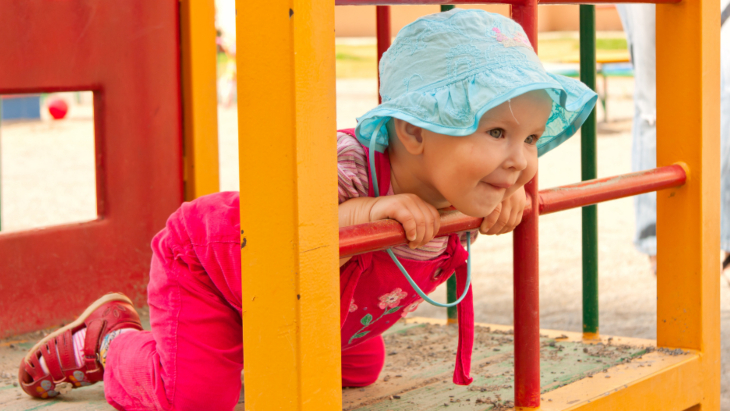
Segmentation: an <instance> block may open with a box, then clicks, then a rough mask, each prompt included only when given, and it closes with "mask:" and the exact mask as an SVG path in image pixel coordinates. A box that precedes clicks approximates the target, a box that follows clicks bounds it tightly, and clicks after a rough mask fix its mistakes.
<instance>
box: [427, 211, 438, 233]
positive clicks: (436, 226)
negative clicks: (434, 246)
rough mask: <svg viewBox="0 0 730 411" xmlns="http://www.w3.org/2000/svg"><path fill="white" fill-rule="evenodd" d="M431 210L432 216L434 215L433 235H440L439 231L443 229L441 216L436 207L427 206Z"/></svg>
mask: <svg viewBox="0 0 730 411" xmlns="http://www.w3.org/2000/svg"><path fill="white" fill-rule="evenodd" d="M426 205H427V206H428V208H429V210H431V214H432V215H433V235H436V234H438V232H439V230H440V229H441V214H439V210H437V209H436V207H434V206H432V205H431V204H426Z"/></svg>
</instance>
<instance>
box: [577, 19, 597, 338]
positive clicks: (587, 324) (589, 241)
mask: <svg viewBox="0 0 730 411" xmlns="http://www.w3.org/2000/svg"><path fill="white" fill-rule="evenodd" d="M580 79H581V81H582V82H583V83H585V84H586V85H587V86H588V87H590V88H591V89H592V90H595V89H596V7H595V6H587V5H581V6H580ZM580 144H581V148H580V157H581V179H582V180H584V181H585V180H592V179H594V178H596V177H597V175H596V174H597V173H596V168H597V167H596V110H595V109H593V112H592V113H591V115H590V116H588V119H587V120H586V121H585V123H583V127H581V140H580ZM582 212H583V333H584V336H585V337H588V338H593V337H595V336H596V335H597V334H598V209H597V208H596V206H595V205H592V206H588V207H583V209H582Z"/></svg>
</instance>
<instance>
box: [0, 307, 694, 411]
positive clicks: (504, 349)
mask: <svg viewBox="0 0 730 411" xmlns="http://www.w3.org/2000/svg"><path fill="white" fill-rule="evenodd" d="M456 331H457V328H456V326H453V325H451V326H448V325H444V323H443V321H439V320H432V319H425V318H416V319H411V320H408V321H403V322H401V323H399V324H398V325H396V326H395V327H393V328H392V329H391V330H389V332H388V333H387V335H386V336H385V341H386V350H387V358H386V365H385V369H384V370H383V372H382V374H381V376H380V379H379V380H378V382H377V383H376V384H374V385H372V386H370V387H366V388H354V389H343V391H342V394H343V409H344V410H371V411H379V410H382V411H387V410H393V411H395V410H433V409H442V408H447V407H457V408H458V409H463V410H495V411H498V410H499V411H501V410H507V409H510V408H512V407H513V403H512V399H513V380H514V374H513V344H512V329H511V327H506V326H499V325H481V326H478V327H477V329H476V335H475V346H474V356H473V362H472V377H474V383H473V384H472V385H470V386H468V387H464V386H457V385H454V384H453V383H452V382H451V378H452V373H453V367H454V356H455V350H456V340H457V338H456ZM33 342H34V341H32V340H28V341H22V340H21V341H17V340H16V341H15V342H14V343H13V342H12V341H5V342H0V356H2V358H3V362H4V363H7V361H11V362H12V363H13V364H18V363H19V362H20V359H21V358H22V356H23V354H24V353H25V351H26V350H27V349H28V348H30V347H31V346H32V345H33ZM10 344H12V345H13V348H10ZM696 359H697V354H695V353H692V352H688V351H681V350H677V351H669V350H659V351H658V350H656V349H655V345H654V342H653V341H650V340H638V339H627V338H621V337H615V338H604V339H602V340H600V341H590V342H584V341H582V335H581V334H577V333H567V332H565V333H564V332H560V331H549V330H543V332H542V352H541V370H542V379H541V381H542V392H543V396H542V398H543V401H542V407H541V410H577V409H589V408H590V409H593V408H596V409H599V408H604V406H602V405H601V404H602V403H603V402H604V401H605V400H607V399H609V398H610V399H611V401H613V400H614V399H615V398H620V397H622V396H621V395H620V394H621V393H622V392H629V391H631V390H632V389H641V383H642V382H644V383H647V382H651V381H652V376H656V375H659V374H662V375H666V374H667V372H670V371H671V370H675V371H676V372H680V371H681V368H682V366H691V364H692V363H693V362H694V360H696ZM16 367H17V365H16ZM3 369H4V370H7V367H5V368H3ZM15 370H17V368H15V369H14V370H13V373H14V372H15ZM5 372H6V373H7V371H5ZM0 381H2V382H0V409H2V410H4V411H31V410H40V409H43V410H46V411H62V410H63V411H65V410H112V409H113V408H112V407H111V406H109V405H108V404H107V403H106V401H105V400H104V387H103V384H97V385H94V386H92V387H87V388H83V389H78V390H74V391H73V392H72V393H70V394H67V395H64V396H61V397H58V398H57V399H53V400H50V401H46V400H34V399H31V398H29V397H27V396H26V395H25V394H24V393H23V392H22V391H21V390H20V389H19V388H17V387H14V386H13V385H11V384H9V383H11V381H10V380H9V379H7V378H6V379H4V380H0ZM3 383H4V384H3ZM611 393H615V394H618V395H616V396H611V397H609V394H611ZM624 397H625V396H624ZM649 400H651V398H647V401H649ZM240 401H241V402H243V395H242V396H241V400H240ZM660 402H661V401H660ZM604 405H606V404H604ZM636 405H637V407H636V408H635V409H643V407H641V406H639V404H636ZM652 408H653V407H652ZM236 409H237V410H243V404H239V406H238V407H236ZM449 409H451V408H449ZM614 409H619V408H614Z"/></svg>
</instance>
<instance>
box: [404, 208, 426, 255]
mask: <svg viewBox="0 0 730 411" xmlns="http://www.w3.org/2000/svg"><path fill="white" fill-rule="evenodd" d="M403 205H404V206H405V209H406V210H407V212H408V213H409V214H410V216H411V218H413V226H414V227H415V235H414V236H412V237H408V240H409V243H408V246H409V247H411V248H416V247H418V246H419V245H420V244H421V242H422V241H423V237H424V236H425V235H426V219H425V217H424V215H423V211H421V208H420V207H419V206H418V203H417V200H415V199H413V198H411V197H410V196H406V197H404V198H403ZM401 224H402V223H401Z"/></svg>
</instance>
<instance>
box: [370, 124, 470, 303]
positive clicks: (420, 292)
mask: <svg viewBox="0 0 730 411" xmlns="http://www.w3.org/2000/svg"><path fill="white" fill-rule="evenodd" d="M384 123H385V119H382V120H380V122H379V123H378V126H377V127H376V128H375V131H374V132H373V135H372V136H371V137H370V144H369V148H370V175H371V176H372V177H373V178H372V179H371V180H372V184H373V186H374V188H375V189H374V190H373V191H374V192H375V197H380V187H378V175H377V172H376V171H375V142H376V140H377V138H378V133H379V132H380V128H381V127H382V126H383V124H384ZM466 251H467V253H469V255H468V257H467V259H466V284H465V285H464V291H463V293H462V294H461V297H459V298H458V299H457V300H456V301H454V302H453V303H446V304H444V303H440V302H438V301H434V300H432V299H431V298H429V297H428V296H427V295H426V293H424V292H423V290H421V288H420V287H418V285H417V284H416V282H415V281H413V278H411V276H410V274H408V271H406V269H405V268H404V267H403V265H402V264H401V263H400V261H398V257H396V256H395V254H393V250H392V249H390V248H389V249H387V250H385V252H386V253H388V255H389V256H390V258H391V259H392V260H393V262H394V263H395V265H396V266H397V267H398V269H399V270H400V272H401V273H403V275H404V276H405V277H406V280H408V283H409V284H410V285H411V287H413V290H414V291H415V292H416V294H418V295H419V296H420V297H421V298H423V301H426V302H427V303H429V304H431V305H435V306H436V307H443V308H450V307H456V306H457V305H458V304H459V303H460V302H461V300H463V299H464V297H466V294H467V293H468V292H469V287H470V286H471V233H470V232H468V231H467V232H466Z"/></svg>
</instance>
